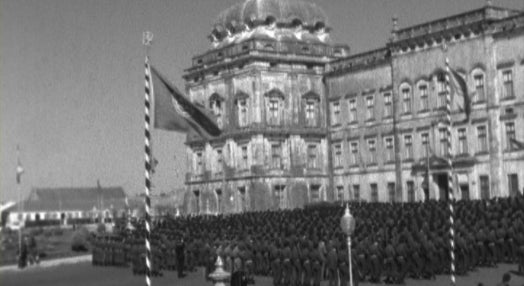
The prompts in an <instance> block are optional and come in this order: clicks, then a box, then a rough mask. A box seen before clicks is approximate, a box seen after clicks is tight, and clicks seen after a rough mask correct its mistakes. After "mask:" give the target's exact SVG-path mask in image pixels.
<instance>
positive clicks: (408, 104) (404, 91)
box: [400, 82, 413, 114]
mask: <svg viewBox="0 0 524 286" xmlns="http://www.w3.org/2000/svg"><path fill="white" fill-rule="evenodd" d="M400 95H401V97H402V114H410V113H411V112H412V110H411V109H412V102H413V93H412V92H411V86H410V85H409V84H408V83H406V82H405V83H402V84H401V85H400Z"/></svg>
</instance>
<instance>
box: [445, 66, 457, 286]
mask: <svg viewBox="0 0 524 286" xmlns="http://www.w3.org/2000/svg"><path fill="white" fill-rule="evenodd" d="M449 74H450V70H449V59H448V58H447V57H446V89H447V92H446V127H447V128H446V139H447V143H448V154H447V155H448V156H446V159H447V160H446V161H447V165H448V207H449V244H450V257H451V269H450V270H451V272H450V276H451V285H455V282H456V280H455V218H454V217H455V210H454V206H453V201H454V199H455V198H454V195H453V161H452V158H453V153H452V151H453V148H452V144H451V125H452V121H451V89H450V81H449Z"/></svg>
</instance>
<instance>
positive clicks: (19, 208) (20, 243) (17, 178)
mask: <svg viewBox="0 0 524 286" xmlns="http://www.w3.org/2000/svg"><path fill="white" fill-rule="evenodd" d="M16 162H17V166H16V192H17V193H18V213H19V217H20V218H21V219H20V221H19V222H18V259H19V260H20V259H21V258H22V222H23V220H24V219H23V215H22V211H23V207H22V194H21V193H20V181H21V179H20V177H21V176H22V173H21V165H20V147H19V146H18V145H16Z"/></svg>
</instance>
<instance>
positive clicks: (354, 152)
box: [333, 121, 519, 168]
mask: <svg viewBox="0 0 524 286" xmlns="http://www.w3.org/2000/svg"><path fill="white" fill-rule="evenodd" d="M456 130H457V139H458V140H457V149H455V150H453V153H454V154H455V155H466V154H471V153H472V152H473V151H474V152H475V153H477V154H479V153H487V152H488V151H489V149H488V146H489V145H488V142H489V140H488V132H487V128H486V125H479V126H477V127H476V135H477V138H476V144H470V143H473V142H469V141H468V136H467V130H466V127H463V128H458V129H456ZM448 136H449V135H448V130H447V128H439V129H438V137H437V138H436V139H438V142H435V143H434V144H430V142H429V138H430V134H429V131H423V132H420V135H419V139H418V140H419V142H420V144H419V145H418V146H421V149H420V150H418V152H417V153H418V154H420V157H419V158H415V155H414V154H415V152H414V151H415V150H414V147H413V140H414V136H413V134H403V135H402V136H401V138H400V139H401V141H402V144H403V148H402V150H401V156H402V159H403V160H415V159H420V158H426V157H427V156H428V154H436V155H437V156H442V157H444V156H447V155H449V151H450V149H449V146H448V144H449V143H448ZM505 142H506V150H507V151H510V150H515V149H517V148H519V146H518V143H517V140H516V133H515V122H512V121H511V122H506V123H505ZM348 143H349V144H348V147H349V158H347V159H349V166H359V165H360V164H365V165H374V164H377V163H378V162H377V156H378V154H377V139H376V138H368V139H366V143H367V150H366V151H367V152H366V153H365V154H363V153H364V152H362V151H361V150H360V147H359V143H360V142H359V141H357V140H354V141H349V142H348ZM432 145H433V148H435V149H433V148H432V147H431V146H432ZM435 145H436V146H435ZM474 145H476V150H469V148H468V147H469V146H474ZM342 149H343V144H342V142H339V143H335V144H334V145H333V158H334V160H333V161H334V162H333V163H334V167H335V168H341V167H343V166H344V156H343V153H344V152H343V150H342ZM383 151H384V154H383V155H384V157H383V158H384V163H393V162H394V160H395V157H394V156H395V155H394V154H395V153H394V152H395V151H394V140H393V137H392V136H388V137H384V150H383ZM364 155H365V156H364Z"/></svg>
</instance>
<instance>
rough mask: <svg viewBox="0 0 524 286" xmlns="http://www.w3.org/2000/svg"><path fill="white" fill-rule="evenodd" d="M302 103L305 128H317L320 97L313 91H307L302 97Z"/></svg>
mask: <svg viewBox="0 0 524 286" xmlns="http://www.w3.org/2000/svg"><path fill="white" fill-rule="evenodd" d="M302 102H303V104H302V107H303V108H304V122H305V125H306V127H318V125H319V115H320V114H319V105H320V96H319V95H318V94H317V93H315V92H313V91H309V92H307V93H306V94H304V95H303V96H302Z"/></svg>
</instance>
